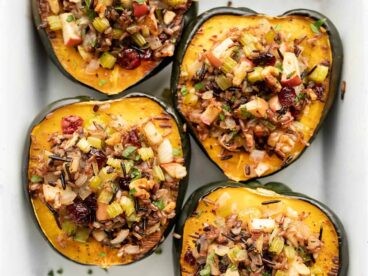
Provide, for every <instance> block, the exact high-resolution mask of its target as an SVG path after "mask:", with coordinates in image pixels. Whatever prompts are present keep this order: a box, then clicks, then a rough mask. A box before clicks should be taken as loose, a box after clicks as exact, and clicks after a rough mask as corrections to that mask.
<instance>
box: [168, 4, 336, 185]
mask: <svg viewBox="0 0 368 276" xmlns="http://www.w3.org/2000/svg"><path fill="white" fill-rule="evenodd" d="M176 60H177V61H176V62H175V64H174V68H173V79H172V91H173V93H174V97H175V101H176V106H177V108H178V110H179V111H180V113H181V114H182V115H183V117H184V118H185V120H186V121H187V122H188V124H189V127H190V129H191V130H192V133H193V134H194V136H195V137H196V138H197V140H198V142H199V143H200V144H201V145H202V148H203V149H204V150H205V152H206V153H207V154H208V155H209V157H210V158H211V159H212V161H213V162H214V163H215V164H217V165H218V166H219V167H220V168H221V170H222V171H223V172H224V173H225V174H226V176H228V177H229V178H230V179H232V180H236V181H245V180H248V179H251V178H255V177H261V176H266V175H269V174H271V173H273V172H276V171H278V170H280V169H281V168H282V167H284V166H285V165H287V164H289V163H291V162H292V161H293V160H295V159H296V158H297V157H298V156H300V154H301V153H302V151H303V150H304V149H305V148H306V147H308V146H309V144H310V142H311V140H312V138H313V137H314V136H315V134H316V131H317V130H318V128H319V126H320V124H321V122H322V121H323V119H324V118H325V116H326V114H327V112H328V110H329V109H330V107H331V104H332V102H333V99H334V97H335V93H336V91H337V89H338V85H339V78H340V73H341V66H342V46H341V41H340V38H339V35H338V33H337V31H336V29H335V27H334V26H333V25H332V23H331V22H330V21H329V20H328V19H326V18H324V17H323V16H322V15H320V14H317V13H315V12H312V11H305V10H295V11H291V12H288V13H286V14H285V15H283V16H280V17H270V16H265V15H257V14H255V13H254V12H253V11H250V10H247V9H234V8H218V9H214V10H211V11H209V12H206V13H204V14H203V15H202V16H200V17H199V19H198V20H197V22H195V23H194V24H193V25H192V26H191V27H190V28H188V31H187V32H186V33H185V35H184V40H183V41H182V43H181V45H180V48H179V51H178V56H177V59H176Z"/></svg>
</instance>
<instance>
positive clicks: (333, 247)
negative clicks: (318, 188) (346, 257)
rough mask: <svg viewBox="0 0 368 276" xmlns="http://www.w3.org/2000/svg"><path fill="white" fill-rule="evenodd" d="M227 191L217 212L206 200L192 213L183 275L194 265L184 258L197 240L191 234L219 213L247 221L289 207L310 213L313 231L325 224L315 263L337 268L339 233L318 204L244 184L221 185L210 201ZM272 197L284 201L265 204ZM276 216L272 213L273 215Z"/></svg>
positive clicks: (186, 231) (185, 233)
mask: <svg viewBox="0 0 368 276" xmlns="http://www.w3.org/2000/svg"><path fill="white" fill-rule="evenodd" d="M225 193H227V194H228V196H226V197H223V198H228V199H227V200H225V201H221V203H222V204H221V206H220V207H218V209H216V214H214V213H213V209H214V205H212V204H208V203H206V202H205V201H204V200H203V199H202V200H200V202H199V204H198V206H197V208H196V214H197V215H196V216H191V217H189V218H188V219H187V221H186V222H185V225H184V229H183V235H182V237H183V241H182V242H183V243H182V252H181V257H180V265H181V270H182V275H183V276H184V275H191V274H190V273H192V272H193V268H192V267H191V266H190V265H188V263H186V262H185V261H184V254H185V252H186V251H187V249H188V248H193V247H194V246H195V243H194V242H193V238H192V237H190V235H194V233H195V235H197V236H198V235H201V234H202V233H203V232H204V231H203V223H208V224H213V223H214V221H215V218H216V216H220V217H224V218H225V217H227V216H229V215H231V214H234V213H236V214H238V217H239V219H241V220H242V221H244V222H245V223H247V222H250V220H251V219H252V218H254V216H255V215H256V214H257V213H260V212H269V213H270V214H271V213H273V212H275V211H276V210H277V211H278V212H282V211H283V210H286V208H287V207H291V208H293V209H294V210H295V211H297V212H298V213H302V212H306V213H308V214H309V216H308V217H307V218H306V219H305V220H304V222H305V223H306V224H307V225H308V226H309V229H310V231H311V232H312V233H316V234H317V236H318V233H319V231H320V227H321V226H322V227H323V235H322V241H323V243H324V245H323V247H322V249H321V251H320V254H319V256H318V258H317V260H316V263H315V264H314V267H318V268H319V269H321V270H322V271H324V272H325V273H326V275H327V272H329V271H331V269H332V268H335V267H336V265H334V263H333V259H334V258H338V257H339V243H338V236H337V233H336V230H335V227H334V225H333V223H332V222H331V221H330V220H329V219H328V217H327V216H326V215H325V214H324V213H323V212H322V211H321V210H320V209H319V208H317V207H316V206H314V205H312V204H310V203H308V202H306V201H303V200H298V199H293V198H290V197H286V196H282V195H279V194H276V193H274V192H271V191H269V190H263V189H257V190H253V189H249V188H242V187H236V188H235V187H226V188H220V189H218V190H215V191H214V192H211V193H210V194H209V195H207V196H205V197H204V198H205V199H208V200H209V202H217V201H218V199H219V198H220V197H221V196H222V195H223V194H225ZM268 200H281V202H279V203H277V204H270V205H262V204H261V203H262V202H264V201H268ZM271 217H272V216H271Z"/></svg>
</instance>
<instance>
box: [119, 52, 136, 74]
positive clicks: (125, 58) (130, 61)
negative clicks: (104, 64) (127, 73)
mask: <svg viewBox="0 0 368 276" xmlns="http://www.w3.org/2000/svg"><path fill="white" fill-rule="evenodd" d="M117 63H118V64H119V65H120V66H121V67H123V68H124V69H127V70H133V69H135V68H137V67H138V66H139V65H141V57H140V55H139V53H138V51H136V50H134V49H131V48H126V49H123V50H122V51H121V52H120V53H119V55H118V60H117Z"/></svg>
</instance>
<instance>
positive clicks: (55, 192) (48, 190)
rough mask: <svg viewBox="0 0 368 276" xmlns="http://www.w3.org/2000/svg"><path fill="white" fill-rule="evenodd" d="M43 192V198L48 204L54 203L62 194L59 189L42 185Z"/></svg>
mask: <svg viewBox="0 0 368 276" xmlns="http://www.w3.org/2000/svg"><path fill="white" fill-rule="evenodd" d="M42 190H43V196H44V197H45V200H46V201H47V202H50V201H54V200H55V199H56V197H57V196H59V195H60V193H61V190H60V189H59V188H58V187H52V186H50V185H46V184H44V185H42Z"/></svg>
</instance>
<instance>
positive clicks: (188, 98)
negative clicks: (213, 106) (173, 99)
mask: <svg viewBox="0 0 368 276" xmlns="http://www.w3.org/2000/svg"><path fill="white" fill-rule="evenodd" d="M197 102H198V96H197V95H196V94H194V93H188V94H187V95H185V96H184V97H183V103H184V104H185V105H196V104H197Z"/></svg>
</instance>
